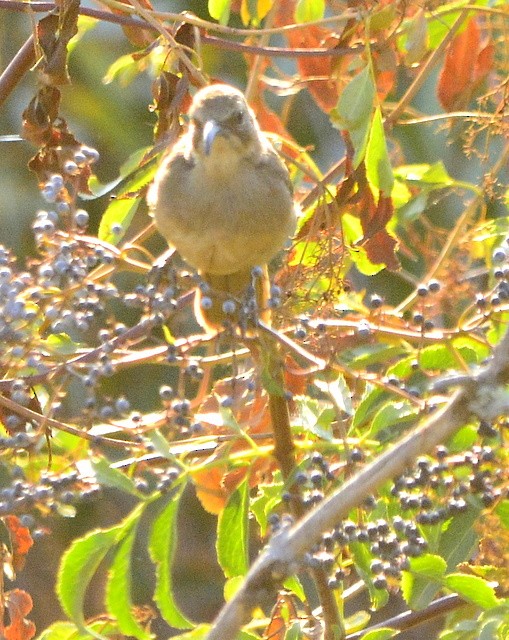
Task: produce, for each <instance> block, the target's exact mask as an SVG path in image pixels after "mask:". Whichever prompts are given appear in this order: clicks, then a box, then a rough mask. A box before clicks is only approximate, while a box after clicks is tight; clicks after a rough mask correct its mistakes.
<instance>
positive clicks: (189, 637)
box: [171, 624, 210, 640]
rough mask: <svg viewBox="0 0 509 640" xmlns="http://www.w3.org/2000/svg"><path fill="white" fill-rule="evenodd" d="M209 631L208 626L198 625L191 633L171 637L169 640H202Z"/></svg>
mask: <svg viewBox="0 0 509 640" xmlns="http://www.w3.org/2000/svg"><path fill="white" fill-rule="evenodd" d="M209 631H210V624H199V625H198V626H196V627H195V628H194V629H193V630H192V631H188V632H187V633H179V635H178V636H171V640H204V639H205V638H206V637H207V634H208V632H209Z"/></svg>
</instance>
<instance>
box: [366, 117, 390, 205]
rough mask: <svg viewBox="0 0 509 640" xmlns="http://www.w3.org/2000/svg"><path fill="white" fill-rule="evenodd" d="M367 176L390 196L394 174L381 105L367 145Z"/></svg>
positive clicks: (372, 183)
mask: <svg viewBox="0 0 509 640" xmlns="http://www.w3.org/2000/svg"><path fill="white" fill-rule="evenodd" d="M366 176H367V178H368V181H369V182H370V184H371V185H373V186H374V187H376V188H377V189H378V190H379V191H381V192H382V193H383V194H384V195H386V196H390V195H391V192H392V187H393V186H394V175H393V173H392V166H391V162H390V160H389V152H388V151H387V142H386V140H385V132H384V125H383V121H382V112H381V110H380V107H377V108H376V109H375V113H374V115H373V120H372V122H371V129H370V132H369V139H368V145H367V147H366Z"/></svg>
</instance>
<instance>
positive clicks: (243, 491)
mask: <svg viewBox="0 0 509 640" xmlns="http://www.w3.org/2000/svg"><path fill="white" fill-rule="evenodd" d="M248 489H249V487H248V482H247V480H246V479H245V480H243V481H242V482H241V484H240V485H239V486H238V487H237V488H236V489H235V491H234V492H233V493H232V495H231V496H230V498H229V500H228V502H227V504H226V507H225V508H224V509H223V511H222V512H221V513H220V514H219V518H218V522H217V540H216V549H217V559H218V561H219V564H220V566H221V569H222V570H223V573H224V575H225V576H226V577H227V578H234V577H235V576H243V575H245V574H246V573H247V570H248V567H249V560H248V539H247V533H248V505H249V493H248Z"/></svg>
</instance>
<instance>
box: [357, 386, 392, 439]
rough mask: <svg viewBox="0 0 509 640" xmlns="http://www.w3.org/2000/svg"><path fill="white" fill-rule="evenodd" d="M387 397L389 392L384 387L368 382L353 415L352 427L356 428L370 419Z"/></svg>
mask: <svg viewBox="0 0 509 640" xmlns="http://www.w3.org/2000/svg"><path fill="white" fill-rule="evenodd" d="M387 397H388V394H387V392H386V391H384V389H381V388H380V387H373V386H371V385H370V384H369V383H368V384H367V385H366V389H365V391H364V394H363V396H362V398H361V401H360V402H359V405H358V407H357V411H356V412H355V415H354V417H353V421H352V427H353V428H354V429H356V428H358V427H360V426H361V425H362V424H364V423H365V422H366V421H367V420H369V419H370V418H371V416H372V415H374V414H375V413H376V412H377V411H378V409H379V407H380V405H381V404H382V403H384V402H385V401H386V400H387Z"/></svg>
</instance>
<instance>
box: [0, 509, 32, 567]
mask: <svg viewBox="0 0 509 640" xmlns="http://www.w3.org/2000/svg"><path fill="white" fill-rule="evenodd" d="M4 523H5V526H6V527H7V529H8V530H9V534H10V537H11V544H12V564H13V567H14V570H15V571H19V570H21V569H23V567H24V566H25V560H26V555H27V553H28V552H29V551H30V548H31V547H32V545H33V544H34V541H33V540H32V536H31V535H30V531H29V530H28V529H27V528H26V527H23V526H22V524H21V522H20V521H19V518H18V517H17V516H6V517H5V518H4Z"/></svg>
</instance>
